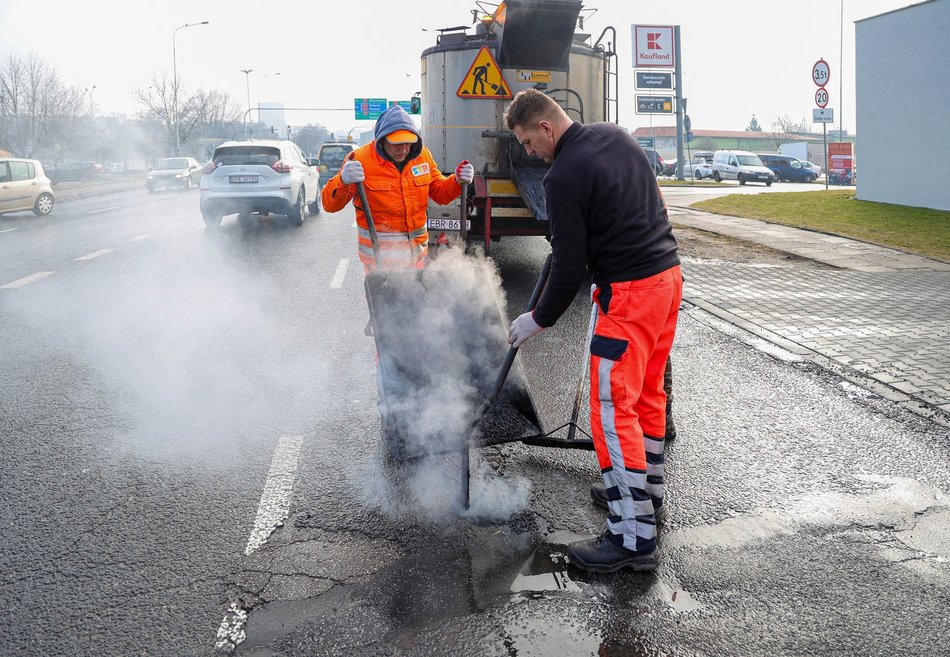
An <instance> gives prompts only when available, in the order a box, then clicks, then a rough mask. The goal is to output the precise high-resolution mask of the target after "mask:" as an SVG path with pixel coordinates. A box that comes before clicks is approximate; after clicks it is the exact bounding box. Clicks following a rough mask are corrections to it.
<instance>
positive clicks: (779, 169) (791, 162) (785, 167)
mask: <svg viewBox="0 0 950 657" xmlns="http://www.w3.org/2000/svg"><path fill="white" fill-rule="evenodd" d="M758 155H759V159H760V160H762V163H763V164H764V165H765V166H767V167H768V168H769V169H771V170H772V173H774V174H775V179H776V180H780V181H781V180H787V181H789V182H814V181H815V180H817V179H818V174H817V173H815V172H814V171H812V170H811V169H808V168H806V167H805V166H803V165H802V163H801V162H800V161H799V160H797V159H796V158H794V157H791V156H790V155H782V154H781V153H759V154H758Z"/></svg>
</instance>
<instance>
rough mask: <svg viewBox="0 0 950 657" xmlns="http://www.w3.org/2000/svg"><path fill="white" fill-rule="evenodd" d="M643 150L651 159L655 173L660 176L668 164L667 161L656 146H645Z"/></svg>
mask: <svg viewBox="0 0 950 657" xmlns="http://www.w3.org/2000/svg"><path fill="white" fill-rule="evenodd" d="M643 150H644V151H645V152H646V154H647V158H649V160H650V165H651V166H652V167H653V173H655V174H656V175H658V176H659V175H660V174H661V173H663V168H664V167H665V166H666V163H665V162H663V158H662V157H660V154H659V153H657V152H656V149H654V148H644V149H643Z"/></svg>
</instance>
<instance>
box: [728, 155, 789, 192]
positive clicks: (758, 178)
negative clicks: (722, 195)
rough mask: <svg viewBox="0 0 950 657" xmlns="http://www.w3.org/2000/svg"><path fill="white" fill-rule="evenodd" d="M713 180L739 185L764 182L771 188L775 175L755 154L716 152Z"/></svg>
mask: <svg viewBox="0 0 950 657" xmlns="http://www.w3.org/2000/svg"><path fill="white" fill-rule="evenodd" d="M713 179H714V180H715V181H716V182H720V181H721V180H738V181H739V184H740V185H744V184H746V183H747V182H764V183H765V186H766V187H771V186H772V181H773V180H775V174H774V173H772V170H771V169H769V168H768V167H767V166H765V165H764V164H762V160H760V159H759V156H758V155H756V154H755V153H750V152H749V151H716V153H715V154H714V155H713Z"/></svg>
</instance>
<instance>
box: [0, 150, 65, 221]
mask: <svg viewBox="0 0 950 657" xmlns="http://www.w3.org/2000/svg"><path fill="white" fill-rule="evenodd" d="M55 200H56V197H55V196H54V195H53V186H52V182H51V181H50V179H49V178H48V177H47V176H46V173H45V172H44V171H43V165H42V164H40V162H39V160H26V159H20V158H15V157H4V158H0V214H3V213H4V212H20V211H21V210H32V211H33V214H35V215H36V216H37V217H42V216H44V215H47V214H49V213H50V212H52V211H53V204H54V203H55Z"/></svg>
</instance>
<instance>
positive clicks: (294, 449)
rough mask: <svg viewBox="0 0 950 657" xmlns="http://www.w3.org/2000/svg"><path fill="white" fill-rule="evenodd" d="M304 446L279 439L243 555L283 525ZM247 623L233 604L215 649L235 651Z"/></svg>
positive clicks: (290, 438) (299, 439)
mask: <svg viewBox="0 0 950 657" xmlns="http://www.w3.org/2000/svg"><path fill="white" fill-rule="evenodd" d="M302 444H303V438H302V437H301V436H281V438H280V440H278V441H277V449H276V450H274V458H273V460H272V461H271V464H270V470H268V472H267V481H266V482H265V483H264V492H263V493H262V494H261V503H260V504H259V505H258V507H257V518H256V519H255V520H254V529H252V530H251V537H250V538H249V539H248V541H247V547H246V548H244V554H251V553H252V552H254V551H255V550H256V549H257V548H259V547H260V546H262V545H263V544H264V543H265V542H266V541H267V537H268V536H270V535H271V533H272V532H273V531H274V530H275V529H276V528H277V527H280V526H281V525H282V524H284V519H285V518H286V517H287V514H288V513H289V512H290V495H291V493H292V492H293V488H294V477H295V476H296V475H297V460H298V459H299V458H300V446H301V445H302ZM245 623H247V611H246V610H245V609H242V608H241V605H240V603H238V602H232V603H231V606H230V607H228V610H227V612H225V614H224V619H223V620H222V621H221V625H220V627H218V633H217V635H216V636H215V641H214V647H215V648H216V649H218V650H227V651H231V650H234V649H235V648H236V647H237V646H238V645H240V644H241V643H243V642H244V639H245V636H246V635H245V633H244V625H245Z"/></svg>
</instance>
